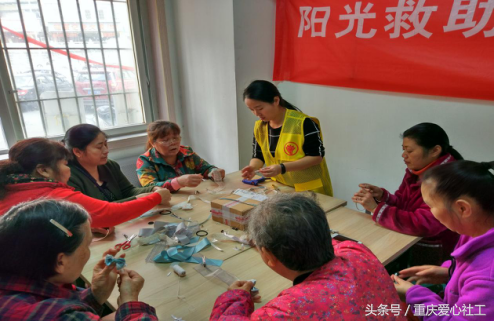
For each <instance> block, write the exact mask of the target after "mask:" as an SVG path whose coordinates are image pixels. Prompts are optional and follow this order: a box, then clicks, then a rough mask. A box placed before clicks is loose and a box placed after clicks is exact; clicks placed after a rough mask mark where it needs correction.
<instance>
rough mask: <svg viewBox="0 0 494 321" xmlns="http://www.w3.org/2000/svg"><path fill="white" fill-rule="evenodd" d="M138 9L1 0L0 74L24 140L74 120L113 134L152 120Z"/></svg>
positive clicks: (88, 2) (90, 1) (123, 4)
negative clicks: (4, 71)
mask: <svg viewBox="0 0 494 321" xmlns="http://www.w3.org/2000/svg"><path fill="white" fill-rule="evenodd" d="M95 12H98V15H96V14H95ZM137 14H138V10H137V7H135V4H134V5H132V4H130V2H129V3H127V1H124V0H63V1H60V0H40V1H33V0H2V1H0V40H1V42H2V48H3V51H2V54H3V59H4V60H5V64H6V69H7V70H8V75H7V76H5V75H2V80H5V79H10V82H11V85H12V88H13V90H12V95H13V98H14V99H13V100H12V101H14V103H15V106H10V108H11V110H14V111H15V112H16V113H17V114H18V115H19V117H18V119H19V124H18V125H19V127H22V132H23V136H24V137H25V138H29V137H40V136H41V137H60V136H62V135H63V134H64V133H65V131H66V130H67V129H68V128H70V127H71V126H74V125H76V124H79V123H91V124H94V125H96V126H99V127H100V128H102V129H105V131H107V132H108V133H109V134H112V133H113V134H115V135H118V134H125V133H129V132H136V131H139V130H142V129H143V128H144V126H145V123H146V122H149V121H152V118H151V114H152V112H151V106H149V105H150V102H149V101H150V100H149V92H148V88H147V86H146V85H142V84H141V83H140V82H139V79H140V78H141V79H146V78H145V77H146V76H147V75H146V71H145V70H146V68H145V63H144V57H143V56H144V54H143V50H142V46H143V43H142V42H141V43H138V42H137V40H136V39H134V36H133V35H135V34H141V31H140V29H139V28H141V26H140V24H137V23H136V24H132V23H131V16H133V17H134V18H133V19H134V20H136V18H135V17H136V15H137ZM104 18H106V19H104ZM137 38H139V39H140V36H138V37H137ZM0 58H2V57H0ZM138 66H142V68H138ZM139 69H141V70H140V71H139ZM0 72H1V71H0ZM145 83H146V82H144V84H145ZM143 101H144V102H147V104H146V105H147V107H144V104H143ZM4 121H5V120H4ZM14 125H16V124H14ZM0 129H1V128H0ZM2 134H3V130H2ZM2 137H3V136H0V144H1V143H2V142H3V141H5V138H3V140H2ZM7 141H8V140H7ZM1 146H2V145H0V151H1V150H2V148H1Z"/></svg>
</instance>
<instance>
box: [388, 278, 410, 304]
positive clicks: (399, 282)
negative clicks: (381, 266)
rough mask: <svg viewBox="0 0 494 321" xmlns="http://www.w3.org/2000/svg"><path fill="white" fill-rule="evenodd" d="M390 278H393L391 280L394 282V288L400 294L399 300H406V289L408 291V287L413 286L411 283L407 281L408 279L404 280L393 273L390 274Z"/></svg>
mask: <svg viewBox="0 0 494 321" xmlns="http://www.w3.org/2000/svg"><path fill="white" fill-rule="evenodd" d="M391 280H393V282H394V284H395V289H396V291H397V292H398V295H399V296H400V299H401V301H403V302H406V297H407V296H406V294H407V291H408V289H410V288H411V287H412V286H413V284H412V283H410V282H408V281H405V280H403V279H400V278H399V277H398V276H396V275H394V274H393V275H391Z"/></svg>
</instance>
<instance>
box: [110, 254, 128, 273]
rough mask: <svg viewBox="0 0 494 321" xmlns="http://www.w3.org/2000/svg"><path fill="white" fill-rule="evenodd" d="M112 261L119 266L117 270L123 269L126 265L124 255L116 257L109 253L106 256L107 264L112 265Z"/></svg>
mask: <svg viewBox="0 0 494 321" xmlns="http://www.w3.org/2000/svg"><path fill="white" fill-rule="evenodd" d="M112 263H115V264H116V266H117V270H121V269H123V268H124V267H125V259H124V258H123V257H119V258H115V257H113V255H111V254H107V255H106V256H105V264H106V265H107V266H110V265H111V264H112Z"/></svg>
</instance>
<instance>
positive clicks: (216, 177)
mask: <svg viewBox="0 0 494 321" xmlns="http://www.w3.org/2000/svg"><path fill="white" fill-rule="evenodd" d="M208 176H209V177H210V178H211V179H212V180H213V181H214V182H221V181H223V179H224V178H225V170H224V169H222V168H213V170H211V171H210V172H209V174H208Z"/></svg>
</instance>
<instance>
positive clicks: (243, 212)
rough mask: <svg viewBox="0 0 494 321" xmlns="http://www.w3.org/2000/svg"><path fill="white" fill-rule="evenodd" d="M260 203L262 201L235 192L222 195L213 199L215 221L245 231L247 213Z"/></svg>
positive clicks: (212, 209) (212, 206) (212, 210)
mask: <svg viewBox="0 0 494 321" xmlns="http://www.w3.org/2000/svg"><path fill="white" fill-rule="evenodd" d="M260 203H261V202H260V201H257V200H254V199H251V198H247V197H244V196H239V195H235V194H231V195H228V196H223V197H220V198H218V199H215V200H213V201H211V213H212V214H213V221H216V222H219V223H222V224H225V225H229V226H231V227H234V228H238V229H239V230H242V231H244V230H245V227H246V223H247V213H248V212H249V211H250V210H251V209H253V208H254V207H255V206H257V205H259V204H260Z"/></svg>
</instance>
